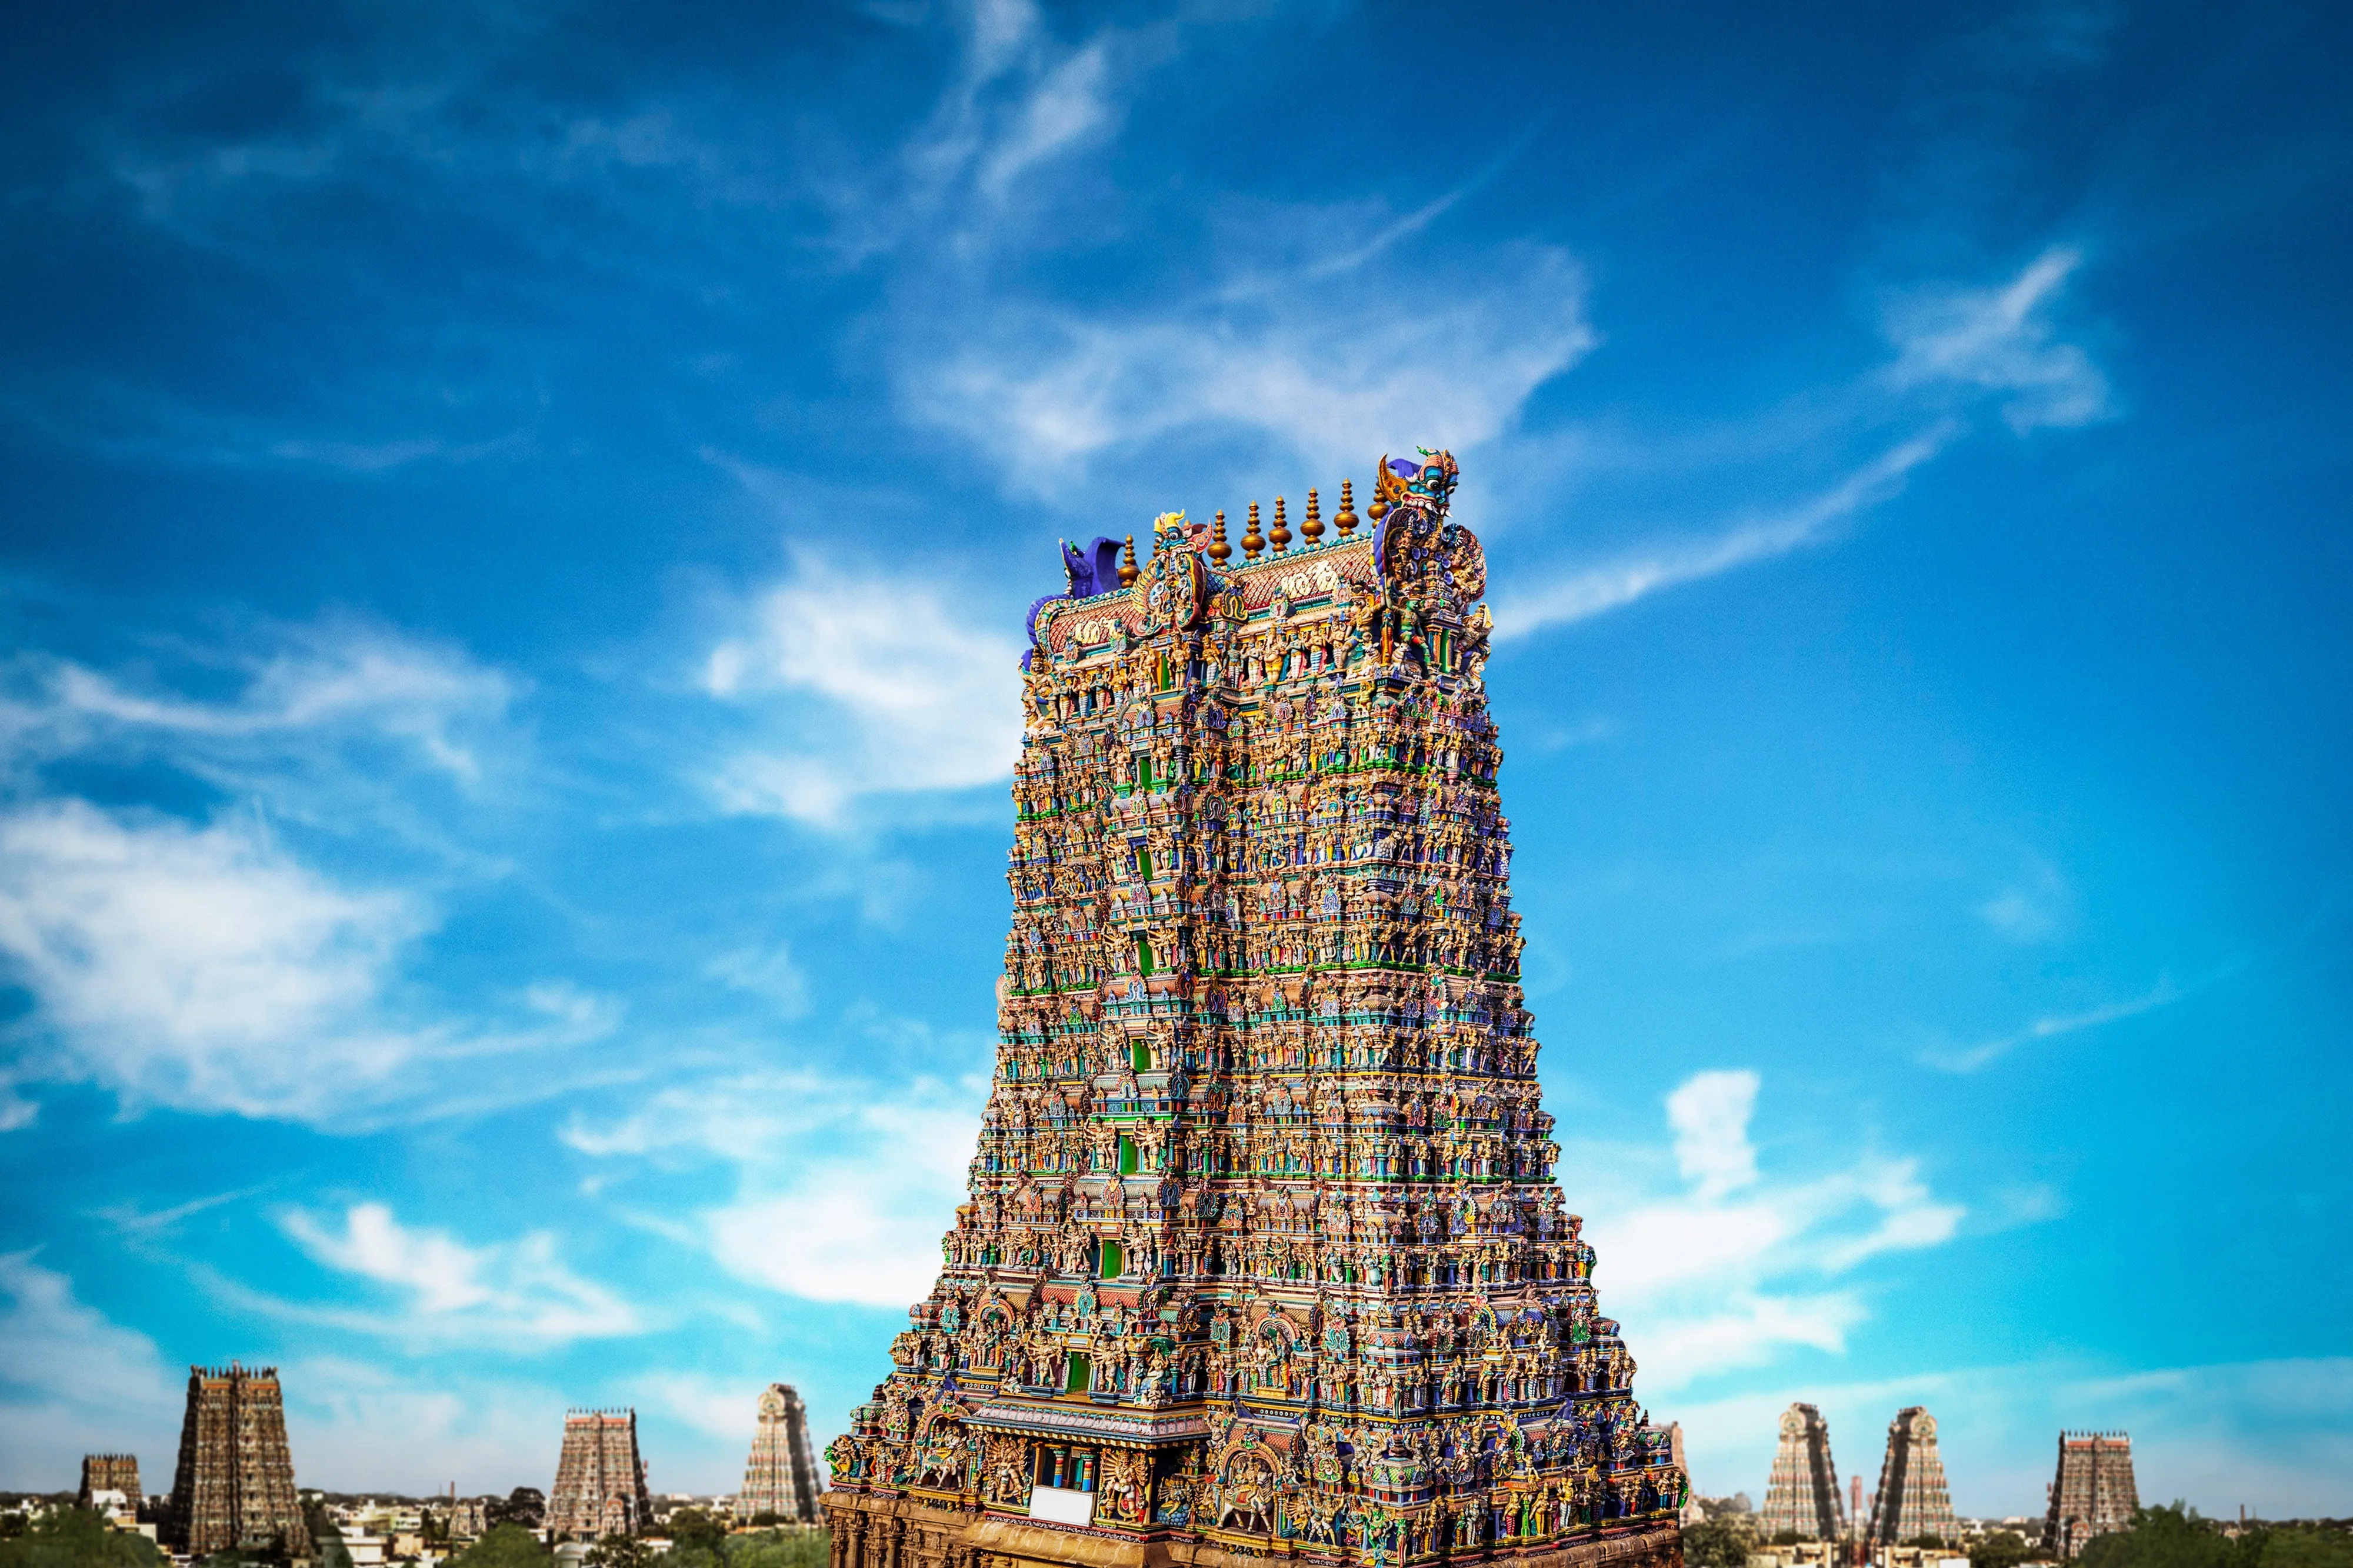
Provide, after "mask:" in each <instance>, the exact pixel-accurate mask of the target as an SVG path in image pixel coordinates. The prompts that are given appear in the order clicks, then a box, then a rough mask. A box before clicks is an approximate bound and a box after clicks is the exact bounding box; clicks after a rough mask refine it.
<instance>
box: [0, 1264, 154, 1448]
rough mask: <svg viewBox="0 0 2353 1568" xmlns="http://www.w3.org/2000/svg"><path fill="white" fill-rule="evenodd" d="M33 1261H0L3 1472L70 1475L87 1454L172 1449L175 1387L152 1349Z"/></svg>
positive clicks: (64, 1280)
mask: <svg viewBox="0 0 2353 1568" xmlns="http://www.w3.org/2000/svg"><path fill="white" fill-rule="evenodd" d="M34 1257H35V1255H34V1254H33V1253H31V1252H14V1253H0V1296H5V1299H6V1305H5V1308H0V1471H5V1472H6V1473H7V1474H8V1475H10V1476H12V1477H18V1478H27V1479H29V1478H31V1477H35V1476H51V1477H61V1476H69V1475H71V1474H72V1473H73V1465H74V1460H75V1459H76V1458H78V1457H79V1456H80V1455H81V1454H84V1453H88V1452H92V1451H98V1452H106V1453H114V1452H120V1451H121V1449H122V1448H123V1447H127V1446H130V1445H131V1444H132V1443H133V1442H134V1441H135V1442H136V1443H137V1444H139V1445H140V1446H142V1447H149V1448H151V1449H164V1450H165V1451H168V1445H169V1443H170V1441H171V1438H172V1435H173V1434H174V1432H175V1431H176V1430H177V1425H176V1420H177V1415H178V1408H179V1401H178V1398H177V1394H178V1389H177V1384H176V1380H175V1379H174V1376H173V1369H172V1368H170V1367H169V1366H167V1365H166V1364H165V1363H164V1358H163V1356H162V1354H161V1353H160V1352H158V1351H157V1350H156V1348H155V1344H154V1342H153V1341H152V1340H150V1339H148V1338H147V1336H146V1335H144V1334H142V1333H139V1332H137V1331H133V1330H131V1329H126V1328H123V1327H122V1326H121V1325H120V1324H118V1323H115V1322H113V1321H110V1320H109V1319H108V1318H107V1317H106V1316H105V1314H103V1313H102V1312H100V1311H99V1310H96V1309H95V1308H93V1307H90V1305H88V1304H87V1303H85V1302H83V1301H82V1300H79V1299H78V1298H77V1297H76V1296H75V1294H74V1289H73V1281H72V1280H70V1279H68V1278H67V1277H66V1276H64V1275H63V1274H60V1273H58V1272H57V1271H56V1270H55V1269H51V1268H43V1267H41V1265H40V1264H38V1263H37V1262H35V1261H34Z"/></svg>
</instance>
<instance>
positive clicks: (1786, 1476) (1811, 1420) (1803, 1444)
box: [1759, 1405, 1846, 1541]
mask: <svg viewBox="0 0 2353 1568" xmlns="http://www.w3.org/2000/svg"><path fill="white" fill-rule="evenodd" d="M1759 1523H1760V1524H1762V1526H1763V1527H1764V1531H1765V1533H1766V1535H1767V1537H1771V1536H1775V1535H1778V1534H1779V1533H1780V1532H1781V1531H1785V1530H1794V1531H1797V1532H1798V1533H1799V1535H1802V1536H1804V1537H1806V1538H1807V1539H1808V1540H1810V1541H1842V1540H1844V1539H1845V1538H1846V1511H1845V1510H1844V1509H1843V1508H1841V1506H1840V1502H1839V1483H1838V1467H1837V1466H1836V1465H1834V1464H1832V1463H1831V1428H1830V1423H1828V1422H1826V1421H1824V1420H1823V1419H1822V1413H1821V1412H1820V1411H1819V1410H1817V1409H1815V1408H1814V1407H1813V1406H1812V1405H1790V1406H1789V1408H1788V1409H1787V1410H1785V1411H1783V1412H1782V1413H1781V1442H1780V1446H1779V1447H1778V1448H1776V1449H1774V1451H1773V1475H1772V1479H1770V1480H1769V1481H1768V1482H1767V1485H1766V1488H1765V1512H1764V1514H1763V1516H1762V1517H1761V1519H1760V1520H1759Z"/></svg>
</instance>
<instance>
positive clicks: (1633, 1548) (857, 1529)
mask: <svg viewBox="0 0 2353 1568" xmlns="http://www.w3.org/2000/svg"><path fill="white" fill-rule="evenodd" d="M824 1503H825V1514H826V1522H827V1523H828V1525H829V1526H830V1527H831V1529H832V1537H833V1549H832V1560H831V1568H1271V1565H1272V1564H1277V1563H1282V1564H1296V1565H1297V1568H1314V1565H1316V1564H1320V1563H1353V1562H1356V1561H1359V1557H1358V1554H1356V1553H1354V1552H1330V1551H1328V1550H1318V1549H1317V1548H1315V1547H1313V1546H1310V1545H1307V1544H1305V1543H1303V1542H1295V1541H1268V1542H1264V1543H1263V1544H1261V1545H1259V1546H1256V1547H1255V1548H1236V1547H1229V1546H1224V1545H1220V1544H1219V1543H1217V1542H1208V1541H1202V1540H1199V1539H1198V1538H1194V1537H1191V1536H1188V1535H1175V1536H1171V1535H1167V1534H1161V1535H1157V1536H1136V1535H1128V1534H1123V1533H1117V1532H1114V1531H1098V1530H1068V1529H1062V1528H1060V1527H1058V1526H1055V1525H1050V1524H1039V1523H1037V1522H1035V1521H1030V1520H1027V1519H1020V1518H1016V1517H1013V1516H1011V1515H1008V1514H1002V1513H993V1512H984V1511H982V1510H980V1509H979V1508H977V1507H976V1506H975V1507H959V1506H956V1505H955V1504H944V1503H938V1502H934V1501H932V1500H928V1499H924V1498H916V1497H904V1496H901V1497H887V1496H881V1495H877V1494H873V1493H865V1492H845V1491H828V1492H827V1493H826V1494H825V1498H824ZM1412 1561H1413V1562H1415V1563H1425V1564H1429V1565H1430V1568H1474V1565H1493V1568H1683V1530H1682V1527H1681V1526H1680V1525H1678V1524H1676V1523H1675V1522H1674V1521H1672V1520H1669V1521H1663V1522H1661V1521H1655V1520H1651V1521H1641V1522H1639V1523H1635V1524H1632V1525H1630V1526H1628V1527H1626V1528H1623V1529H1620V1530H1614V1531H1613V1530H1607V1529H1604V1530H1600V1531H1595V1532H1594V1533H1592V1534H1590V1535H1584V1536H1578V1537H1576V1538H1573V1539H1569V1540H1565V1541H1558V1542H1531V1543H1528V1544H1526V1545H1520V1544H1505V1545H1502V1546H1492V1547H1482V1548H1477V1549H1474V1550H1471V1551H1466V1552H1441V1553H1439V1554H1437V1555H1434V1556H1430V1557H1422V1558H1415V1559H1413V1560H1412ZM1386 1568H1398V1565H1397V1564H1396V1563H1394V1562H1391V1563H1388V1564H1387V1565H1386Z"/></svg>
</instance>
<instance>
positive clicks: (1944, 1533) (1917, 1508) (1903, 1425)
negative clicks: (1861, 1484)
mask: <svg viewBox="0 0 2353 1568" xmlns="http://www.w3.org/2000/svg"><path fill="white" fill-rule="evenodd" d="M1960 1529H1961V1527H1960V1521H1957V1520H1956V1519H1955V1518H1954V1517H1953V1500H1952V1495H1951V1494H1950V1493H1949V1492H1948V1491H1947V1489H1946V1487H1945V1461H1944V1460H1943V1459H1942V1458H1939V1457H1938V1456H1937V1453H1936V1417H1935V1416H1933V1415H1929V1414H1928V1412H1927V1411H1926V1409H1925V1408H1923V1407H1922V1406H1920V1405H1906V1406H1905V1408H1904V1409H1902V1410H1899V1411H1897V1412H1896V1413H1895V1419H1894V1420H1893V1421H1891V1422H1889V1423H1888V1424H1887V1457H1886V1458H1884V1459H1883V1460H1881V1461H1880V1466H1879V1494H1878V1495H1877V1496H1876V1497H1874V1498H1873V1499H1872V1502H1871V1528H1870V1530H1869V1531H1867V1532H1866V1538H1867V1539H1868V1540H1870V1541H1871V1542H1874V1543H1875V1544H1878V1545H1883V1546H1892V1545H1899V1544H1901V1543H1903V1542H1908V1541H1915V1540H1917V1539H1918V1538H1919V1537H1921V1536H1923V1535H1933V1536H1935V1537H1936V1538H1937V1539H1938V1540H1940V1541H1952V1540H1955V1539H1957V1537H1958V1536H1959V1534H1960Z"/></svg>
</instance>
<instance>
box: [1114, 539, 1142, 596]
mask: <svg viewBox="0 0 2353 1568" xmlns="http://www.w3.org/2000/svg"><path fill="white" fill-rule="evenodd" d="M1142 575H1144V574H1143V573H1141V572H1139V571H1137V570H1136V569H1135V535H1134V534H1132V533H1131V534H1129V535H1128V536H1127V554H1126V555H1125V556H1124V558H1122V560H1121V561H1120V563H1119V585H1120V586H1121V587H1123V588H1124V587H1126V586H1127V585H1128V584H1131V583H1133V582H1134V581H1135V580H1136V579H1137V578H1138V577H1141V576H1142Z"/></svg>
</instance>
